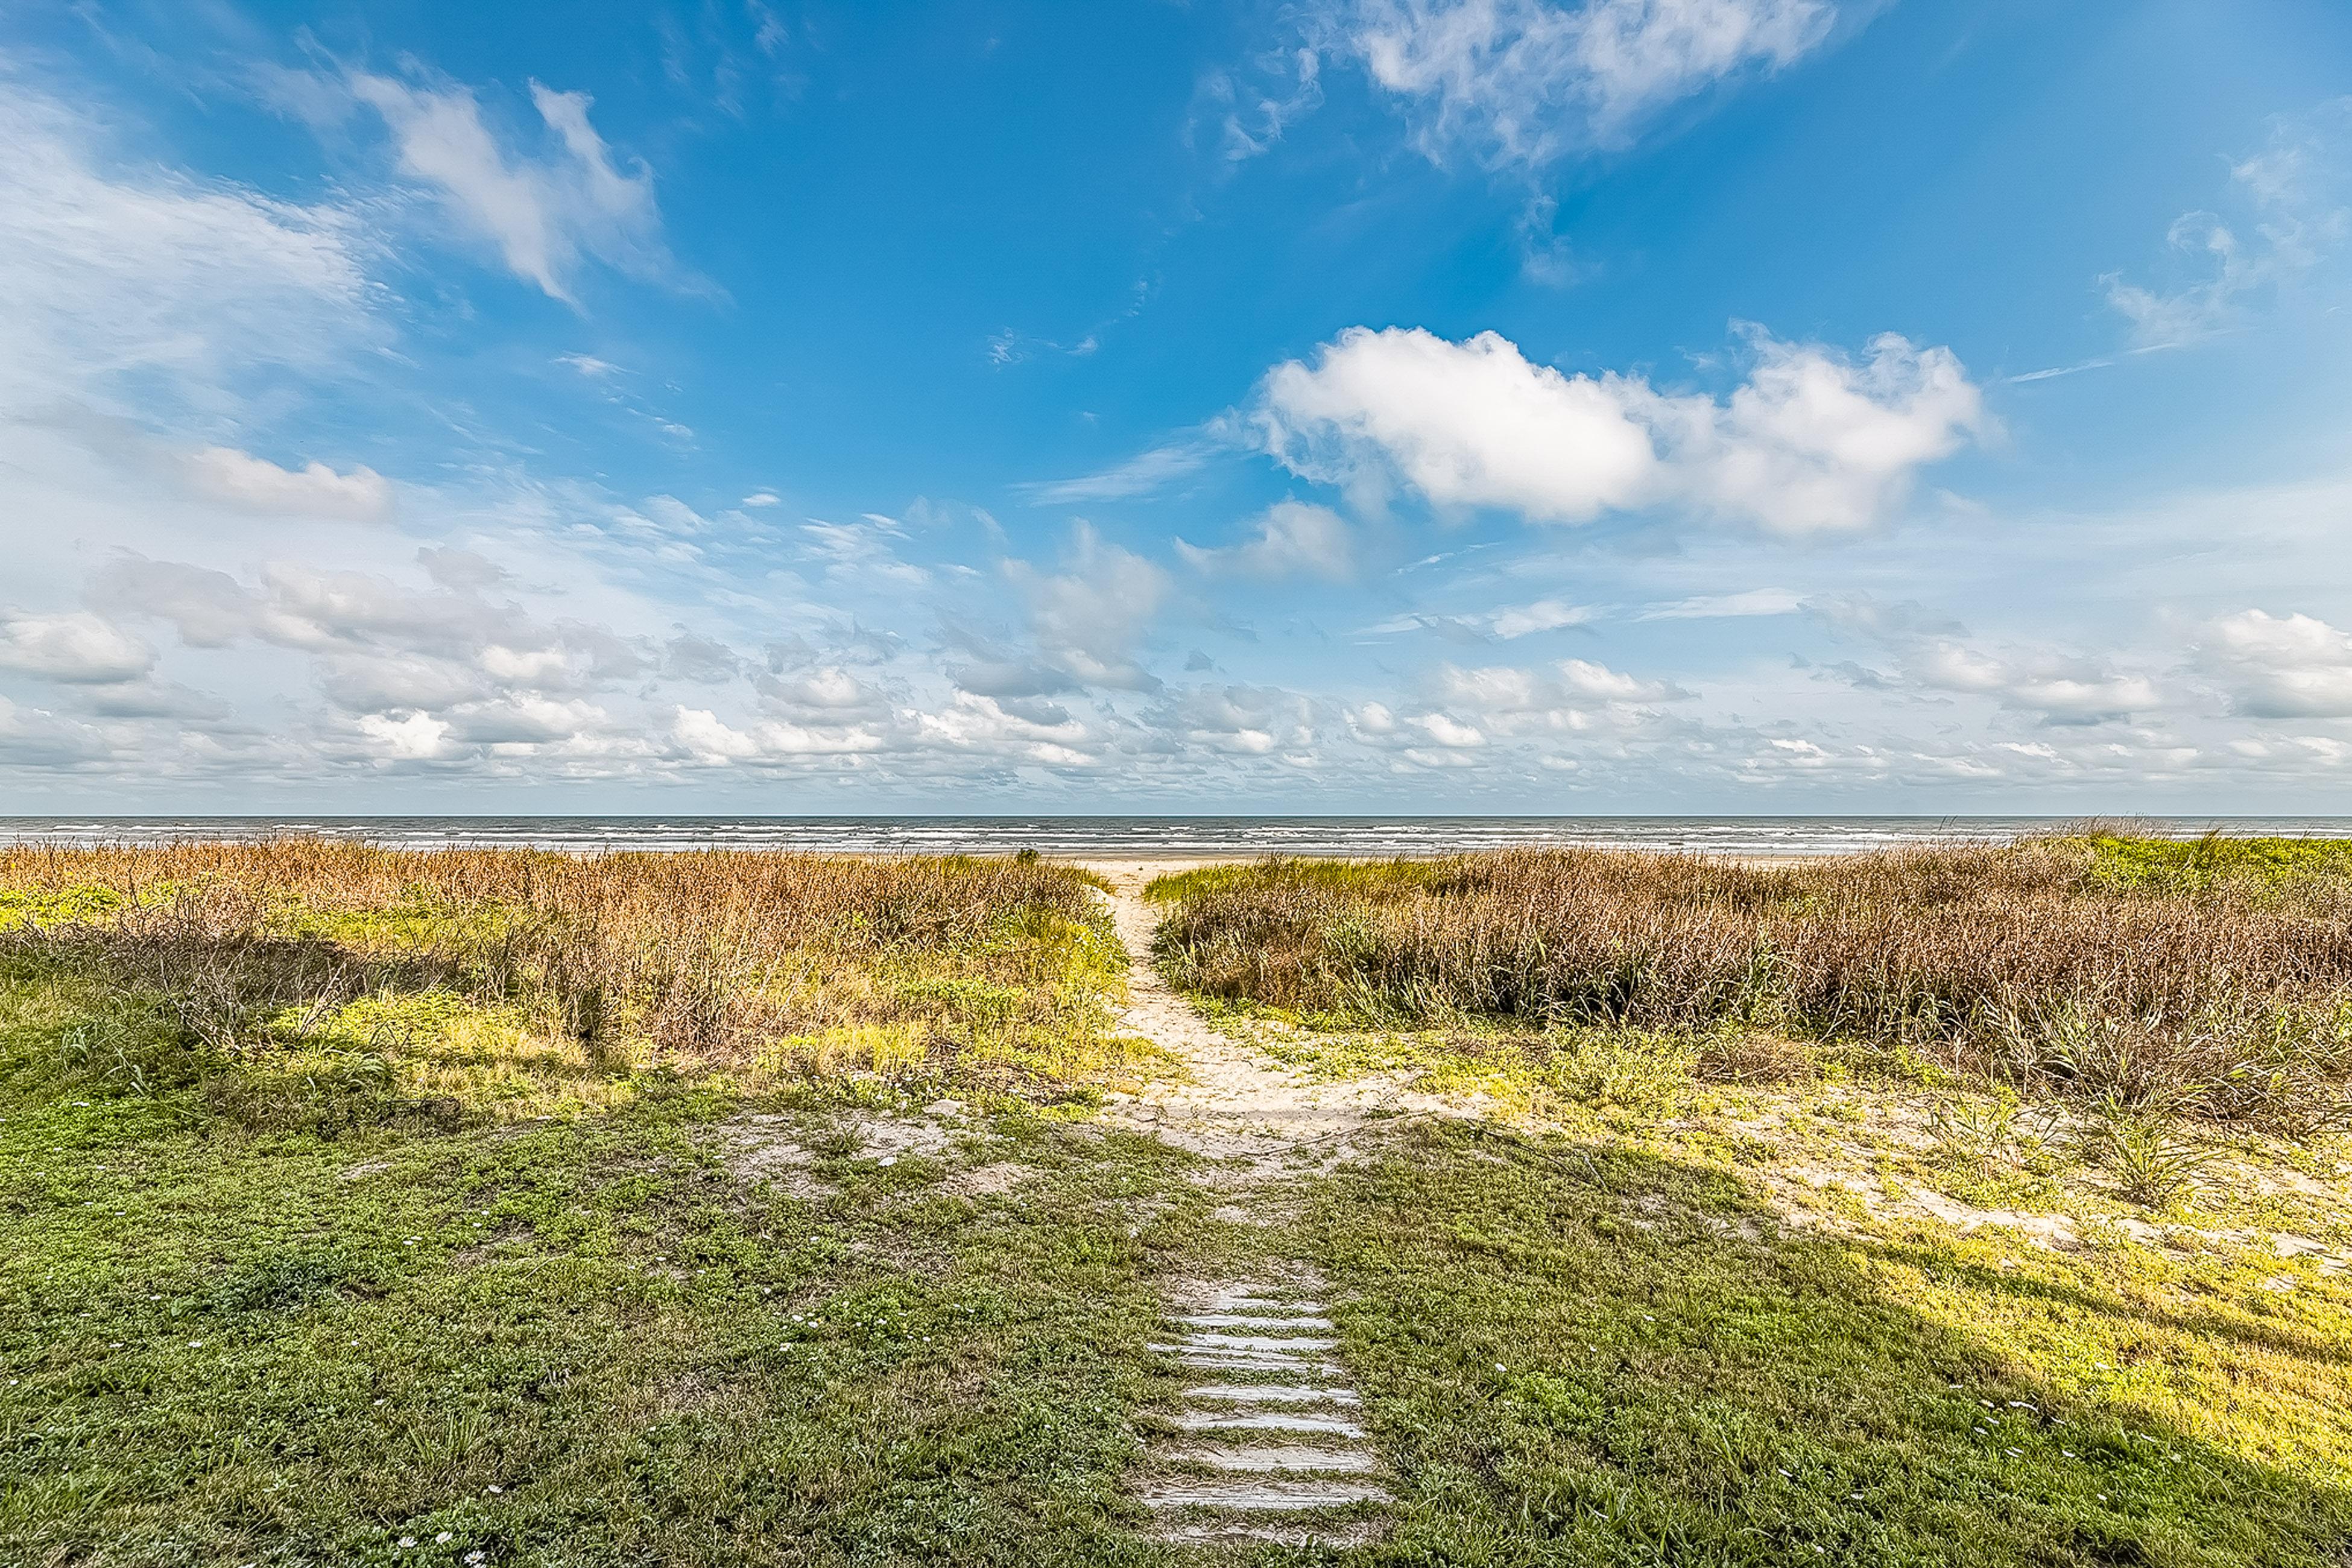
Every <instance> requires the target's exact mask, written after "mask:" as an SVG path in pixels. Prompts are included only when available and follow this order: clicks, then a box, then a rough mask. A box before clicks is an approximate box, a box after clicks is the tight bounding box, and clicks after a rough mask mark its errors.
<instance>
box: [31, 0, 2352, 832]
mask: <svg viewBox="0 0 2352 1568" xmlns="http://www.w3.org/2000/svg"><path fill="white" fill-rule="evenodd" d="M2347 82H2352V13H2347V11H2346V10H2345V9H2344V8H2343V7H2342V6H2340V5H2332V4H2323V3H2320V0H2256V3H2251V4H2248V5H2239V6H2228V7H2219V6H2214V5H2210V4H2203V3H2175V4H2167V3H2156V4H2147V5H2133V6H2073V7H2050V6H2046V5H2031V4H2022V3H2021V4H1988V5H1928V4H1925V3H1922V0H1909V3H1899V0H1898V3H1894V4H1883V5H1871V4H1863V3H1859V0H1587V3H1586V4H1582V5H1569V4H1553V3H1549V0H1293V3H1290V4H1284V5H1208V4H1195V5H1162V4H1144V3H1139V4H1135V5H1108V6H1107V5H1050V6H1049V5H1034V6H1010V5H980V4H968V5H913V4H909V5H894V6H888V7H880V6H870V5H793V4H789V3H787V0H679V3H677V4H670V5H661V4H654V5H646V6H638V7H570V6H553V5H527V4H518V5H504V6H490V7H475V8H471V9H470V10H468V11H453V10H452V8H450V7H447V6H438V5H388V4H380V5H262V4H246V5H227V4H213V3H206V4H190V3H187V0H174V3H171V4H162V3H157V4H145V3H134V0H87V3H85V4H81V5H73V6H63V5H59V6H38V7H25V8H19V9H17V10H16V11H15V12H14V13H12V14H11V15H10V16H7V17H6V18H5V19H0V297H5V299H6V300H7V301H8V308H7V309H6V310H5V311H0V530H5V533H0V540H5V544H6V546H7V551H8V556H9V563H8V565H7V567H6V569H5V572H0V787H5V795H4V796H0V798H4V799H5V802H6V803H7V804H6V805H5V807H0V809H5V810H13V811H20V812H27V813H48V812H89V811H101V810H124V811H156V810H177V811H187V812H200V811H202V812H211V811H230V812H233V811H285V810H298V811H347V812H371V811H420V812H439V811H452V810H469V811H483V812H529V811H670V812H675V811H687V810H704V811H712V812H744V811H763V812H777V813H800V812H816V813H828V812H867V811H885V810H910V811H944V812H967V811H990V812H994V811H1013V812H1017V811H1025V810H1038V811H1055V812H1088V811H1108V812H1120V811H1140V812H1186V811H1199V812H1223V811H1290V812H1344V811H1418V812H1433V813H1443V812H1478V811H1498V812H1521V811H1557V812H1568V813H1580V812H1593V813H1600V812H1636V813H1640V812H1685V811H1705V812H1765V813H1778V812H1809V811H1822V812H1852V811H1890V812H1978V811H2013V812H2021V813H2038V812H2078V811H2102V812H2118V813H2121V812H2168V811H2170V812H2195V813H2210V812H2263V811H2275V812H2309V811H2329V810H2336V809H2341V803H2342V802H2343V801H2344V799H2345V798H2346V795H2345V787H2344V786H2345V781H2346V780H2347V777H2352V566H2347V563H2352V549H2347V547H2346V543H2345V536H2346V533H2347V523H2352V439H2347V432H2352V417H2347V416H2352V408H2347V388H2352V378H2347V370H2352V353H2348V352H2347V351H2352V315H2347V312H2346V311H2345V310H2343V308H2342V307H2343V304H2344V301H2345V299H2346V292H2345V286H2346V283H2347V257H2352V98H2347V97H2346V96H2344V89H2345V87H2346V84H2347Z"/></svg>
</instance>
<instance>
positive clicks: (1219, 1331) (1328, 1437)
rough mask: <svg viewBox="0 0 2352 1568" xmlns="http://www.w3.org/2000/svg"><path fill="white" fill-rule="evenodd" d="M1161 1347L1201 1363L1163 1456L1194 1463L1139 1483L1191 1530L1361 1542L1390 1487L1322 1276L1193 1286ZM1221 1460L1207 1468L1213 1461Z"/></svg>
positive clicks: (1185, 1536)
mask: <svg viewBox="0 0 2352 1568" xmlns="http://www.w3.org/2000/svg"><path fill="white" fill-rule="evenodd" d="M1190 1295H1191V1298H1192V1299H1191V1300H1187V1301H1185V1302H1183V1303H1182V1305H1181V1309H1180V1310H1178V1311H1177V1312H1176V1313H1174V1314H1172V1316H1171V1324H1172V1325H1173V1326H1174V1327H1176V1328H1177V1329H1178V1330H1179V1331H1180V1332H1179V1334H1178V1335H1177V1336H1176V1337H1174V1338H1172V1339H1170V1340H1167V1341H1165V1342H1160V1343H1158V1344H1155V1345H1153V1346H1152V1349H1154V1350H1155V1351H1159V1352H1163V1353H1165V1354H1168V1355H1171V1356H1173V1357H1175V1358H1176V1359H1177V1360H1178V1361H1180V1362H1181V1363H1183V1364H1184V1365H1186V1366H1189V1367H1193V1368H1196V1369H1199V1371H1200V1372H1201V1373H1202V1374H1203V1377H1202V1381H1201V1382H1199V1383H1196V1384H1193V1385H1192V1386H1191V1387H1190V1388H1187V1389H1186V1390H1185V1391H1184V1393H1183V1395H1182V1399H1183V1404H1182V1405H1181V1408H1179V1409H1178V1410H1176V1411H1174V1412H1173V1413H1171V1415H1170V1417H1169V1424H1170V1426H1171V1427H1172V1428H1173V1430H1172V1431H1171V1433H1169V1435H1168V1436H1166V1437H1165V1438H1163V1439H1162V1440H1161V1441H1160V1442H1158V1443H1155V1444H1154V1445H1153V1447H1152V1458H1154V1459H1156V1460H1158V1461H1160V1463H1162V1464H1164V1465H1167V1466H1170V1467H1175V1468H1181V1472H1184V1473H1178V1474H1163V1475H1160V1476H1159V1477H1157V1478H1155V1479H1151V1480H1150V1481H1147V1482H1145V1483H1144V1484H1142V1485H1141V1486H1140V1487H1139V1489H1138V1490H1137V1493H1136V1496H1137V1498H1138V1499H1139V1500H1140V1501H1141V1502H1142V1503H1143V1504H1144V1505H1145V1506H1146V1507H1147V1508H1150V1510H1152V1511H1153V1512H1154V1513H1155V1514H1157V1515H1159V1516H1160V1520H1161V1524H1160V1531H1159V1533H1160V1535H1161V1536H1162V1538H1163V1539H1166V1540H1170V1541H1179V1542H1205V1541H1213V1540H1219V1539H1226V1538H1234V1539H1250V1540H1259V1541H1279V1542H1291V1543H1295V1544H1296V1543H1306V1542H1327V1543H1333V1544H1339V1543H1350V1544H1352V1543H1360V1542H1365V1541H1368V1540H1370V1539H1372V1538H1373V1537H1374V1536H1375V1535H1377V1534H1378V1533H1379V1532H1380V1531H1381V1529H1382V1528H1383V1524H1382V1521H1381V1516H1380V1514H1378V1513H1377V1512H1372V1511H1368V1510H1367V1509H1366V1506H1365V1505H1367V1504H1373V1503H1384V1502H1387V1501H1388V1500H1390V1495H1389V1490H1388V1488H1387V1487H1386V1486H1385V1485H1384V1484H1382V1483H1381V1480H1380V1479H1379V1471H1380V1468H1381V1467H1380V1458H1379V1456H1378V1455H1377V1454H1375V1453H1374V1452H1373V1450H1372V1448H1371V1446H1370V1443H1369V1442H1368V1441H1367V1440H1366V1437H1365V1432H1364V1428H1363V1427H1362V1426H1361V1425H1360V1424H1359V1422H1358V1421H1357V1420H1356V1418H1355V1415H1354V1412H1355V1411H1356V1410H1357V1409H1358V1408H1359V1407H1360V1405H1361V1404H1362V1401H1361V1400H1360V1398H1359V1396H1358V1395H1357V1393H1356V1391H1355V1389H1354V1387H1353V1386H1351V1384H1350V1381H1349V1376H1348V1373H1347V1370H1346V1368H1344V1367H1343V1366H1341V1365H1340V1364H1339V1363H1338V1362H1337V1361H1336V1360H1334V1359H1332V1357H1333V1356H1334V1354H1335V1353H1336V1352H1337V1351H1338V1350H1339V1340H1338V1338H1337V1337H1336V1336H1335V1334H1334V1333H1333V1329H1334V1325H1333V1323H1332V1321H1331V1320H1330V1319H1329V1318H1328V1316H1326V1315H1325V1313H1326V1308H1325V1307H1324V1304H1323V1302H1322V1301H1321V1300H1318V1299H1317V1297H1316V1295H1315V1293H1314V1292H1313V1291H1312V1290H1309V1289H1299V1288H1297V1286H1293V1287H1291V1288H1287V1289H1286V1288H1284V1287H1281V1286H1269V1285H1265V1284H1261V1283H1256V1282H1241V1281H1236V1282H1234V1283H1231V1284H1224V1285H1217V1286H1213V1287H1209V1288H1207V1289H1201V1290H1197V1291H1194V1292H1191V1293H1190ZM1203 1470H1206V1471H1210V1472H1213V1473H1211V1474H1209V1475H1206V1476H1203V1475H1202V1474H1201V1473H1200V1472H1202V1471H1203Z"/></svg>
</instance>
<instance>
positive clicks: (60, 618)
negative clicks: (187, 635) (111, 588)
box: [0, 609, 155, 685]
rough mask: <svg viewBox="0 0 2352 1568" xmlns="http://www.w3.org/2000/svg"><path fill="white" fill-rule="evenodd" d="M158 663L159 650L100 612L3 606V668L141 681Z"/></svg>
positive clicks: (87, 679) (93, 680)
mask: <svg viewBox="0 0 2352 1568" xmlns="http://www.w3.org/2000/svg"><path fill="white" fill-rule="evenodd" d="M154 667H155V650H154V649H153V648H151V647H148V646H147V645H146V644H145V643H143V642H141V641H140V640H139V639H138V638H137V637H132V636H131V635H130V634H129V633H127V632H124V631H122V630H121V629H120V628H118V627H117V626H114V625H113V624H112V623H111V622H110V621H106V620H103V619H101V618H100V617H99V616H93V615H89V614H87V613H80V612H76V613H71V614H67V615H55V616H36V615H27V614H26V613H24V612H23V611H19V610H7V609H0V669H13V670H16V671H19V672H21V673H23V674H26V675H37V676H40V677H42V678H44V679H49V680H61V681H67V682H71V683H74V684H78V685H79V684H100V683H105V682H112V681H123V680H135V679H138V678H139V677H141V676H143V675H145V674H146V673H147V672H148V671H149V670H151V669H152V668H154Z"/></svg>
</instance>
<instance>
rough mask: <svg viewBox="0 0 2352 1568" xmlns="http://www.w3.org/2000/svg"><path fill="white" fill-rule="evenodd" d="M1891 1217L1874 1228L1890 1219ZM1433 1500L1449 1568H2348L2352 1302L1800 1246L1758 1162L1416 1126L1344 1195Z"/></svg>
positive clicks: (2115, 1256)
mask: <svg viewBox="0 0 2352 1568" xmlns="http://www.w3.org/2000/svg"><path fill="white" fill-rule="evenodd" d="M1862 1212H1864V1213H1867V1211H1866V1210H1864V1211H1862ZM1302 1238H1303V1239H1304V1240H1306V1241H1307V1243H1308V1244H1310V1245H1312V1246H1314V1247H1317V1248H1318V1250H1319V1252H1320V1255H1321V1258H1322V1262H1323V1265H1324V1267H1325V1268H1326V1270H1327V1271H1328V1274H1329V1275H1330V1276H1331V1278H1332V1279H1333V1281H1334V1284H1335V1289H1336V1290H1337V1292H1338V1293H1339V1295H1340V1296H1342V1297H1344V1298H1345V1299H1346V1300H1345V1305H1344V1306H1343V1307H1341V1308H1340V1312H1341V1319H1340V1321H1341V1323H1342V1329H1343V1332H1344V1334H1345V1337H1346V1339H1347V1342H1348V1343H1349V1352H1350V1360H1351V1363H1352V1364H1353V1365H1354V1366H1355V1368H1356V1369H1357V1371H1358V1373H1359V1376H1360V1379H1361V1382H1362V1385H1363V1388H1364V1393H1365V1398H1366V1401H1367V1405H1366V1408H1367V1411H1368V1415H1369V1419H1370V1424H1371V1425H1372V1426H1374V1427H1375V1428H1376V1430H1377V1431H1378V1433H1379V1434H1380V1436H1381V1438H1382V1439H1383V1440H1384V1441H1385V1443H1386V1444H1387V1446H1388V1447H1389V1451H1390V1453H1391V1457H1392V1458H1393V1460H1394V1462H1395V1463H1396V1465H1397V1467H1398V1468H1399V1471H1400V1473H1401V1475H1402V1478H1403V1479H1404V1481H1405V1483H1406V1486H1407V1491H1406V1493H1405V1496H1404V1500H1403V1503H1402V1509H1401V1510H1400V1513H1399V1517H1398V1521H1397V1526H1396V1531H1395V1534H1394V1536H1393V1537H1392V1538H1391V1541H1390V1542H1388V1543H1387V1545H1386V1546H1385V1547H1384V1548H1382V1549H1381V1552H1379V1553H1378V1554H1377V1555H1378V1557H1379V1559H1380V1560H1382V1561H1391V1562H1397V1563H1465V1564H1467V1563H1554V1562H1559V1563H1594V1564H1602V1563H1629V1564H1630V1563H1803V1562H1822V1561H1827V1562H1846V1563H1920V1564H1929V1563H1934V1564H1947V1563H1971V1564H1974V1563H1982V1564H2021V1563H2081V1564H2086V1565H2087V1564H2100V1563H2163V1564H2179V1565H2184V1568H2185V1565H2189V1564H2199V1565H2203V1564H2217V1565H2218V1564H2225V1563H2228V1564H2235V1563H2312V1564H2320V1563H2338V1562H2341V1561H2342V1560H2343V1558H2342V1552H2344V1550H2345V1547H2346V1544H2347V1541H2352V1491H2347V1485H2352V1467H2348V1466H2347V1457H2352V1450H2347V1436H2352V1433H2347V1413H2346V1412H2345V1410H2344V1408H2343V1404H2342V1401H2341V1399H2340V1397H2339V1395H2340V1390H2341V1388H2342V1379H2343V1373H2344V1366H2345V1363H2346V1360H2347V1356H2352V1339H2347V1335H2346V1334H2345V1331H2344V1329H2345V1324H2346V1321H2347V1315H2346V1310H2345V1309H2346V1308H2347V1304H2352V1303H2347V1292H2346V1291H2345V1289H2344V1288H2343V1286H2342V1284H2341V1283H2340V1282H2328V1281H2326V1280H2324V1279H2320V1278H2318V1277H2317V1276H2316V1275H2315V1272H2314V1271H2306V1272H2305V1280H2304V1283H2305V1287H2306V1289H2308V1290H2309V1291H2310V1292H2311V1294H2309V1295H2305V1294H2304V1293H2303V1292H2300V1291H2299V1292H2297V1293H2296V1294H2294V1295H2293V1296H2290V1297H2284V1298H2275V1297H2272V1298H2266V1297H2265V1294H2264V1293H2263V1292H2261V1291H2257V1290H2253V1289H2249V1286H2250V1283H2251V1282H2250V1281H2249V1280H2247V1279H2244V1278H2243V1276H2244V1275H2245V1273H2246V1271H2247V1270H2248V1269H2249V1268H2268V1269H2273V1270H2274V1269H2275V1268H2277V1267H2278V1265H2277V1262H2276V1260H2275V1259H2272V1260H2270V1261H2269V1262H2268V1264H2267V1265H2264V1264H2263V1263H2262V1262H2260V1261H2259V1260H2257V1259H2253V1258H2242V1257H2234V1256H2223V1255H2221V1254H2216V1255H2214V1256H2210V1257H2207V1256H2196V1255H2192V1256H2190V1257H2188V1258H2173V1257H2171V1256H2170V1255H2168V1254H2166V1253H2164V1252H2163V1251H2162V1249H2158V1248H2143V1247H2131V1246H2128V1245H2126V1246H2122V1247H2095V1248H2093V1249H2091V1250H2089V1251H2088V1252H2086V1253H2083V1254H2062V1253H2052V1252H2042V1251H2039V1250H2036V1249H2032V1248H2028V1247H2019V1246H2017V1245H2016V1244H2015V1242H2014V1241H2013V1239H2011V1238H2009V1237H2002V1236H1999V1235H1986V1234H1982V1233H1979V1235H1977V1236H1974V1237H1957V1236H1955V1235H1953V1234H1951V1233H1950V1232H1949V1231H1948V1230H1947V1229H1945V1228H1944V1227H1942V1226H1938V1225H1937V1224H1935V1223H1934V1222H1927V1221H1914V1222H1910V1223H1892V1222H1883V1223H1877V1224H1869V1225H1865V1226H1859V1227H1856V1228H1853V1229H1852V1230H1849V1231H1846V1232H1844V1233H1840V1232H1839V1231H1837V1230H1833V1229H1831V1228H1828V1227H1826V1226H1822V1227H1814V1228H1809V1229H1792V1228H1790V1226H1788V1225H1787V1224H1786V1223H1785V1211H1784V1209H1783V1208H1782V1207H1781V1206H1780V1205H1777V1204H1776V1203H1774V1202H1773V1201H1771V1200H1770V1199H1769V1198H1768V1196H1767V1194H1765V1192H1764V1191H1763V1190H1762V1189H1761V1188H1760V1187H1759V1185H1758V1184H1756V1183H1755V1182H1754V1181H1753V1179H1751V1178H1750V1177H1748V1176H1747V1175H1745V1174H1743V1173H1741V1172H1740V1171H1739V1169H1738V1167H1737V1165H1736V1164H1734V1165H1727V1164H1724V1163H1716V1162H1713V1161H1707V1160H1695V1159H1692V1158H1689V1157H1686V1156H1676V1155H1673V1154H1667V1153H1661V1152H1650V1151H1645V1150H1643V1149H1641V1148H1638V1147H1634V1146H1631V1145H1630V1144H1628V1143H1627V1142H1624V1141H1620V1140H1607V1139H1603V1140H1597V1141H1596V1140H1585V1139H1571V1138H1565V1137H1559V1136H1524V1135H1518V1134H1514V1133H1509V1132H1505V1131H1496V1130H1493V1129H1481V1128H1476V1127H1469V1128H1465V1127H1430V1128H1423V1129H1419V1130H1416V1131H1413V1132H1412V1134H1411V1135H1409V1136H1408V1137H1406V1138H1404V1139H1402V1140H1401V1141H1400V1142H1396V1143H1394V1144H1391V1146H1390V1147H1389V1148H1388V1150H1387V1151H1386V1152H1384V1153H1383V1154H1382V1156H1381V1158H1379V1159H1378V1160H1377V1161H1375V1162H1374V1163H1371V1164H1370V1165H1369V1166H1367V1167H1364V1168H1360V1169H1354V1170H1347V1171H1343V1172H1341V1173H1339V1175H1337V1176H1336V1177H1334V1178H1333V1179H1332V1180H1331V1181H1330V1182H1329V1183H1328V1184H1327V1185H1326V1186H1324V1187H1323V1188H1322V1189H1321V1191H1320V1192H1319V1194H1318V1198H1317V1201H1316V1207H1315V1209H1314V1212H1313V1215H1312V1216H1311V1220H1310V1221H1309V1223H1308V1224H1307V1225H1306V1226H1303V1227H1302Z"/></svg>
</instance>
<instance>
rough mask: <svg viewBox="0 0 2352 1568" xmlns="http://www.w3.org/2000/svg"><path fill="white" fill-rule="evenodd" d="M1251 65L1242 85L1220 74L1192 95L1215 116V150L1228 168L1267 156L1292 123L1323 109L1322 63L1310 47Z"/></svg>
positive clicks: (1288, 50)
mask: <svg viewBox="0 0 2352 1568" xmlns="http://www.w3.org/2000/svg"><path fill="white" fill-rule="evenodd" d="M1254 63H1255V70H1254V71H1253V72H1252V73H1251V76H1250V77H1249V78H1248V79H1244V80H1240V81H1237V80H1236V79H1234V76H1233V75H1232V74H1231V73H1229V72H1225V71H1216V72H1213V73H1211V74H1210V75H1209V76H1207V77H1205V78H1203V79H1202V82H1201V85H1200V88H1199V89H1198V91H1197V92H1196V93H1195V95H1194V97H1195V100H1196V102H1197V103H1198V104H1200V105H1202V106H1203V107H1205V108H1206V109H1207V110H1210V111H1211V112H1213V113H1214V114H1215V115H1216V116H1217V117H1218V120H1219V122H1220V131H1221V134H1220V137H1219V151H1220V152H1221V153H1223V157H1224V158H1225V161H1226V162H1228V163H1244V162H1246V161H1247V160H1249V159H1252V158H1255V157H1256V156H1257V155H1258V154H1259V153H1265V152H1268V151H1270V150H1271V149H1272V148H1273V147H1274V145H1275V143H1276V142H1280V141H1281V140H1282V135H1283V132H1285V131H1286V130H1288V129H1289V128H1290V126H1291V125H1292V123H1293V122H1295V121H1298V120H1301V119H1303V118H1305V117H1306V116H1307V115H1309V114H1312V113H1313V112H1314V111H1315V110H1317V109H1318V108H1320V107H1321V106H1322V102H1323V81H1322V74H1323V58H1322V56H1320V55H1319V54H1318V53H1317V52H1316V51H1315V50H1314V49H1313V48H1311V47H1304V48H1292V49H1283V50H1278V51H1276V52H1275V53H1273V54H1270V55H1267V56H1265V57H1264V58H1261V59H1259V60H1257V61H1255V62H1254ZM1269 83H1270V84H1272V85H1264V84H1269ZM1187 134H1188V136H1189V135H1190V134H1191V132H1189V130H1188V132H1187Z"/></svg>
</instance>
